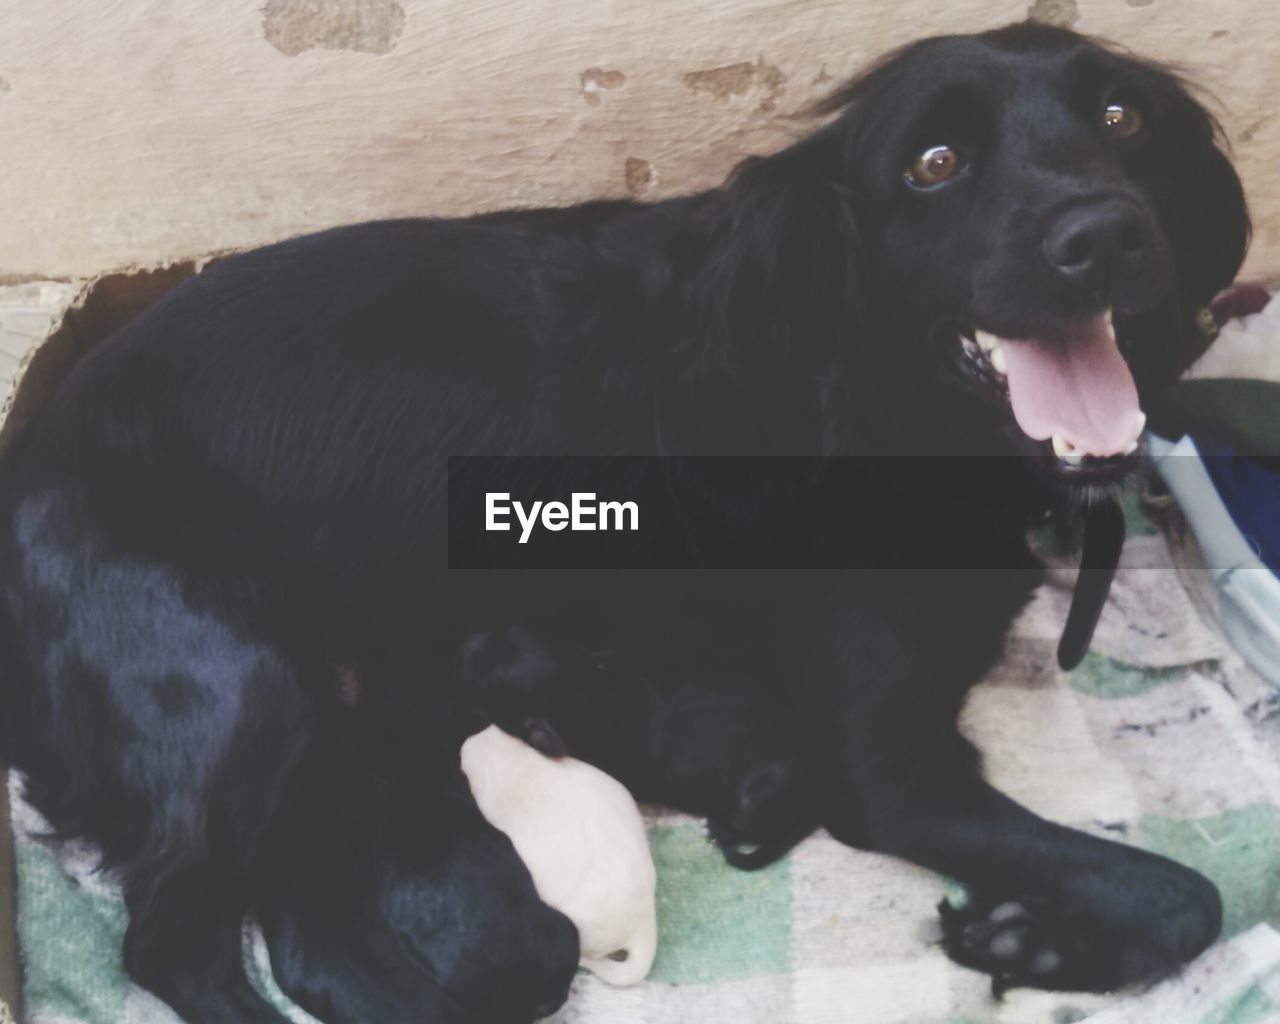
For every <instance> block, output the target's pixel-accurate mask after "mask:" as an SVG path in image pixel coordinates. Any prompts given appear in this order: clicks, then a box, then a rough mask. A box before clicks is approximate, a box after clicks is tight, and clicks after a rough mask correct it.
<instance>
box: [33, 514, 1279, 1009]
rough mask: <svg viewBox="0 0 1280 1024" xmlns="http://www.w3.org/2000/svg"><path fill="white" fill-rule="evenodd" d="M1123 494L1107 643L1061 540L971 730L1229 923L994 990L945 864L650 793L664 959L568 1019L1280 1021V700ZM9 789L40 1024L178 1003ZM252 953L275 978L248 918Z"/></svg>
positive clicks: (578, 995)
mask: <svg viewBox="0 0 1280 1024" xmlns="http://www.w3.org/2000/svg"><path fill="white" fill-rule="evenodd" d="M1130 513H1131V514H1130V532H1131V536H1130V540H1129V543H1128V544H1127V546H1126V548H1125V554H1124V561H1123V563H1122V566H1121V571H1120V573H1119V574H1118V576H1117V580H1116V584H1115V586H1114V588H1113V591H1112V594H1111V598H1110V602H1109V606H1108V608H1107V610H1106V612H1105V614H1104V617H1103V620H1102V622H1101V624H1100V626H1099V629H1098V634H1097V637H1096V640H1095V643H1094V650H1093V653H1091V654H1090V655H1089V656H1088V657H1087V659H1086V660H1085V662H1084V664H1083V665H1081V666H1080V668H1078V669H1076V670H1075V671H1074V672H1072V673H1070V674H1066V673H1062V672H1060V671H1059V670H1058V669H1057V666H1056V662H1055V658H1054V649H1055V643H1056V640H1057V637H1058V633H1059V630H1060V628H1061V623H1062V622H1063V619H1064V616H1065V613H1066V603H1067V600H1068V596H1069V589H1070V586H1071V583H1072V581H1073V577H1074V570H1073V560H1072V557H1071V556H1070V555H1064V556H1055V557H1053V559H1052V563H1053V566H1054V568H1053V571H1052V573H1051V580H1050V582H1049V584H1048V585H1046V586H1045V587H1043V588H1042V589H1041V591H1040V592H1039V593H1038V594H1037V596H1036V599H1035V600H1034V602H1033V603H1032V605H1031V606H1030V607H1029V608H1028V609H1027V611H1026V613H1025V614H1024V615H1023V616H1022V618H1021V619H1020V620H1019V622H1018V623H1017V625H1016V627H1015V629H1014V631H1013V634H1012V636H1011V638H1010V640H1009V643H1008V646H1007V651H1006V655H1005V657H1004V659H1003V661H1002V662H1001V664H1000V665H999V666H998V667H997V668H996V670H995V671H994V672H993V673H992V674H991V677H990V678H989V679H988V680H987V681H986V682H985V683H984V684H983V685H981V686H980V687H978V688H977V689H976V690H975V691H974V694H973V696H972V699H971V700H970V702H969V705H968V707H967V709H966V712H965V718H964V727H965V730H966V732H967V733H968V734H969V735H970V737H971V738H972V739H974V740H975V741H976V742H977V744H978V745H979V747H980V748H981V749H982V750H983V751H984V752H985V754H986V759H987V765H988V771H989V774H990V776H991V777H992V778H993V780H994V781H995V782H996V783H997V784H998V785H1000V786H1001V787H1002V788H1003V789H1005V790H1006V791H1007V792H1008V793H1010V794H1011V795H1013V796H1014V797H1016V798H1018V799H1020V800H1021V801H1023V802H1024V803H1026V804H1028V805H1030V806H1031V807H1032V808H1034V809H1035V810H1037V811H1038V812H1040V813H1042V814H1044V815H1046V816H1048V817H1051V818H1054V819H1056V820H1059V821H1063V822H1068V823H1070V824H1073V825H1076V826H1078V827H1080V828H1083V829H1086V830H1088V831H1092V832H1096V833H1099V834H1102V835H1107V836H1110V837H1114V838H1119V839H1121V840H1124V841H1127V842H1131V843H1135V844H1138V845H1141V846H1144V847H1147V848H1149V849H1153V850H1158V851H1160V852H1161V853H1165V854H1168V855H1169V856H1172V857H1174V858H1176V859H1178V860H1181V861H1183V862H1184V863H1187V864H1191V865H1193V866H1195V867H1197V868H1199V869H1200V870H1202V871H1204V872H1205V873H1207V874H1208V875H1209V876H1210V877H1212V878H1213V879H1214V880H1215V881H1216V882H1217V883H1218V885H1219V886H1220V887H1221V889H1222V892H1223V896H1224V899H1225V903H1226V929H1225V934H1224V941H1223V942H1222V943H1220V944H1219V945H1218V946H1217V947H1215V948H1214V949H1213V950H1211V951H1210V952H1209V953H1207V954H1206V955H1205V956H1203V957H1202V958H1201V959H1200V960H1199V961H1197V962H1196V963H1195V964H1194V965H1193V966H1191V967H1190V968H1189V969H1188V970H1187V971H1186V972H1184V974H1183V975H1182V976H1181V977H1179V978H1177V979H1174V980H1172V981H1169V982H1166V983H1164V984H1162V985H1160V986H1158V987H1156V988H1155V989H1153V990H1151V991H1149V992H1146V993H1141V994H1134V993H1127V994H1122V995H1119V996H1081V995H1077V994H1057V993H1041V992H1028V991H1014V992H1011V993H1009V994H1008V995H1007V996H1006V997H1005V998H1004V999H1003V1001H996V1000H995V999H993V998H992V996H991V990H990V985H989V983H988V982H987V980H986V979H985V978H984V977H982V976H980V975H978V974H975V973H972V972H970V971H966V970H964V969H962V968H959V967H957V966H955V965H953V964H952V963H950V962H949V961H948V960H947V959H946V957H945V956H944V955H943V954H942V952H941V950H940V949H939V948H938V947H937V945H936V936H935V935H934V934H933V929H934V925H933V922H934V920H935V917H936V915H935V909H934V908H935V906H936V904H937V903H938V901H939V899H941V898H942V896H943V895H944V894H946V893H948V892H949V891H951V890H950V887H949V884H948V883H947V882H946V880H944V879H941V878H939V877H937V876H935V875H932V874H930V873H929V872H927V871H924V870H921V869H919V868H916V867H913V866H911V865H908V864H904V863H901V862H899V861H895V860H892V859H890V858H887V857H883V856H878V855H876V854H870V853H863V852H857V851H854V850H850V849H848V848H846V847H843V846H841V845H840V844H838V843H836V842H834V841H833V840H831V839H830V838H828V837H826V836H824V835H820V836H817V837H815V838H813V839H810V840H809V841H807V842H805V843H803V844H802V845H801V846H800V847H798V848H797V849H796V850H795V851H794V852H793V853H792V855H791V856H790V857H789V858H787V859H786V860H784V861H782V862H780V863H779V864H777V865H775V866H773V867H771V868H769V869H767V870H765V871H761V872H758V873H754V874H744V873H739V872H736V871H733V870H732V869H730V868H728V867H726V866H725V864H724V863H723V861H722V860H721V859H720V857H719V855H718V854H717V853H716V852H715V851H714V849H713V848H712V847H711V846H710V845H709V844H708V843H707V842H706V840H705V839H704V837H703V833H702V829H701V827H700V825H699V824H698V823H696V822H694V821H693V820H691V819H688V818H684V817H681V816H679V815H671V814H664V813H654V814H652V815H651V816H650V840H651V844H652V848H653V853H654V859H655V861H656V863H657V867H658V925H659V947H658V957H657V961H656V962H655V964H654V967H653V972H652V975H651V976H650V979H649V980H648V981H647V982H646V983H645V984H643V985H641V986H638V987H635V988H631V989H611V988H609V987H607V986H605V985H604V984H602V983H600V982H598V981H597V980H596V979H594V978H593V977H591V976H589V975H585V974H582V975H580V976H579V978H578V980H577V982H576V984H575V986H574V992H573V996H572V998H571V999H570V1001H569V1003H568V1005H567V1006H566V1007H565V1008H564V1009H563V1010H562V1011H561V1012H560V1013H559V1014H558V1015H557V1017H556V1018H555V1020H556V1021H557V1022H558V1024H699V1022H707V1024H862V1022H866V1024H899V1022H900V1024H997V1022H998V1024H1069V1022H1074V1021H1079V1020H1083V1019H1085V1018H1089V1019H1091V1020H1095V1021H1096V1022H1097V1024H1144V1022H1156V1021H1159V1022H1160V1024H1170V1022H1176V1024H1181V1022H1184V1021H1186V1022H1196V1024H1258V1022H1264V1021H1273V1020H1280V934H1278V933H1277V932H1275V931H1272V930H1271V928H1270V927H1268V925H1269V924H1280V758H1277V756H1276V750H1275V749H1274V748H1273V747H1272V745H1271V744H1270V742H1269V739H1268V730H1269V728H1270V726H1269V725H1268V721H1269V720H1270V719H1272V718H1273V717H1274V716H1280V696H1278V695H1277V693H1276V692H1275V691H1274V690H1273V689H1272V688H1270V687H1267V686H1266V685H1265V684H1263V683H1262V682H1261V681H1260V680H1259V679H1258V678H1257V677H1256V676H1254V675H1253V674H1252V673H1251V672H1250V671H1249V670H1248V669H1247V668H1246V667H1245V666H1244V665H1243V663H1242V662H1241V661H1240V659H1239V658H1238V657H1237V656H1236V655H1235V654H1234V653H1233V652H1232V651H1230V650H1229V649H1228V648H1227V647H1226V645H1225V644H1224V643H1223V641H1222V640H1221V639H1220V637H1219V635H1218V634H1217V633H1216V632H1215V630H1214V629H1213V628H1212V626H1211V625H1209V623H1208V620H1207V619H1206V618H1205V617H1204V616H1202V615H1201V613H1200V612H1199V611H1198V610H1197V605H1196V602H1195V600H1193V594H1194V593H1195V587H1191V588H1188V587H1187V586H1185V585H1184V584H1185V578H1186V571H1185V569H1183V570H1180V569H1179V563H1180V561H1183V559H1182V558H1181V556H1180V554H1179V553H1180V552H1181V550H1182V548H1181V546H1180V544H1177V543H1173V542H1171V541H1170V540H1168V539H1167V538H1166V536H1165V535H1164V534H1162V533H1160V532H1159V531H1157V530H1156V529H1155V527H1154V526H1153V525H1152V524H1151V523H1150V522H1149V521H1147V520H1146V519H1145V518H1144V517H1142V516H1141V515H1140V514H1138V513H1136V512H1134V511H1133V510H1132V509H1131V510H1130ZM13 796H14V818H15V821H14V825H15V831H16V833H17V862H18V883H19V890H18V901H19V933H20V944H21V953H22V958H23V961H24V964H25V974H26V989H25V991H26V1012H27V1017H28V1020H29V1021H30V1022H31V1024H62V1022H77V1024H144V1022H146V1024H151V1022H160V1021H172V1020H173V1017H172V1015H171V1014H170V1013H169V1011H168V1010H167V1009H166V1008H165V1007H164V1006H162V1005H161V1004H160V1003H158V1002H157V1001H156V1000H154V999H153V998H151V997H150V996H148V995H147V994H145V993H143V992H141V991H139V990H137V989H135V988H133V987H132V986H130V985H129V983H128V982H127V981H126V979H125V977H124V975H123V973H122V971H121V965H120V951H119V950H120V939H121V935H122V933H123V931H124V927H125V915H124V911H123V909H122V907H121V905H120V903H119V901H118V900H117V898H116V896H115V894H114V892H113V890H112V888H111V885H110V881H109V879H106V878H102V877H99V876H96V875H95V874H94V873H93V872H92V853H91V851H89V850H87V849H86V848H84V847H83V846H81V845H78V844H74V843H72V844H62V845H54V844H50V843H47V842H44V841H42V840H41V839H39V838H38V835H39V833H40V831H41V822H40V821H39V819H38V817H37V816H36V815H35V814H34V812H33V811H32V810H31V809H30V808H29V807H28V806H26V805H25V804H24V803H23V802H22V800H21V792H20V785H19V784H18V783H16V782H15V783H14V785H13ZM246 956H247V957H248V958H249V960H250V961H251V963H252V964H253V966H254V969H255V971H256V972H257V977H258V979H259V980H260V982H261V983H262V984H263V985H264V987H266V988H267V989H268V990H272V989H273V986H272V984H271V982H270V980H269V979H270V973H269V968H268V967H267V963H266V957H265V953H264V951H263V949H262V948H261V943H260V941H258V940H257V939H256V935H255V933H253V932H252V930H251V929H247V931H246ZM276 997H277V998H279V996H278V993H277V994H276ZM281 1002H282V1003H283V1000H281ZM291 1015H293V1016H295V1018H296V1019H299V1020H303V1019H305V1015H303V1014H301V1013H300V1011H297V1010H296V1009H291ZM370 1024H376V1022H370Z"/></svg>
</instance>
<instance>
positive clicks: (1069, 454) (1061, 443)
mask: <svg viewBox="0 0 1280 1024" xmlns="http://www.w3.org/2000/svg"><path fill="white" fill-rule="evenodd" d="M1053 454H1054V455H1056V456H1058V458H1060V459H1067V460H1068V461H1070V460H1071V459H1072V458H1073V457H1074V458H1075V459H1077V460H1079V459H1080V458H1081V454H1080V452H1079V451H1077V449H1076V446H1075V445H1073V444H1072V443H1071V442H1070V441H1068V440H1067V439H1066V438H1065V437H1063V436H1062V435H1061V434H1054V435H1053Z"/></svg>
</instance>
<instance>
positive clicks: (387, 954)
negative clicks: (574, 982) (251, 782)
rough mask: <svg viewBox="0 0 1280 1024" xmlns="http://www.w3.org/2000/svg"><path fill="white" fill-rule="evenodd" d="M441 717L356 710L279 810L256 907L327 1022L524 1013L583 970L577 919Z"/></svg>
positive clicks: (395, 1023)
mask: <svg viewBox="0 0 1280 1024" xmlns="http://www.w3.org/2000/svg"><path fill="white" fill-rule="evenodd" d="M348 681H349V674H348V676H347V678H346V679H344V680H343V682H344V683H346V682H348ZM344 696H345V694H344ZM381 716H385V717H382V720H378V719H379V718H380V717H381ZM433 728H434V725H433V723H431V722H422V721H420V720H418V719H416V717H415V712H414V710H413V709H412V708H406V707H403V706H397V707H394V708H392V707H384V708H383V709H381V710H380V711H378V712H377V713H375V715H374V716H373V720H372V721H365V720H358V722H357V726H356V728H355V729H353V730H350V731H349V732H348V734H347V735H343V736H339V735H333V736H331V737H329V739H330V740H331V742H327V743H323V744H317V745H316V746H315V747H313V751H312V756H311V757H308V758H307V759H305V760H304V762H303V763H302V764H301V765H300V766H299V772H298V776H297V778H296V780H295V785H294V791H293V793H292V796H291V799H290V800H289V801H288V803H287V804H286V805H285V806H284V807H283V808H282V810H281V816H280V819H279V821H278V823H277V840H276V841H275V842H273V843H272V844H271V847H270V850H269V852H268V854H267V856H266V857H265V858H264V861H263V863H262V865H261V870H260V873H259V884H258V886H257V888H256V892H255V894H254V900H253V909H254V914H255V916H256V918H257V919H258V921H259V923H260V924H261V926H262V929H263V934H264V937H265V939H266V942H267V947H268V949H269V951H270V954H271V964H272V968H273V971H274V974H275V978H276V981H277V982H278V984H279V985H280V987H281V989H282V990H283V991H284V992H285V993H286V994H287V995H289V996H290V998H292V999H293V1001H294V1002H296V1003H297V1004H298V1005H300V1006H302V1007H303V1008H304V1009H306V1010H307V1011H309V1012H310V1013H311V1014H313V1015H314V1016H316V1017H319V1018H320V1019H321V1020H325V1021H332V1022H349V1024H360V1022H368V1021H370V1020H377V1021H386V1022H388V1024H410V1022H417V1021H423V1020H429V1021H440V1022H449V1024H514V1022H520V1021H527V1020H529V1019H531V1018H541V1017H545V1016H548V1015H549V1014H551V1013H552V1012H554V1011H555V1009H557V1008H558V1007H559V1005H560V1004H561V1002H562V1001H563V999H564V993H565V991H566V989H567V987H568V985H569V981H570V979H571V978H572V976H573V974H574V972H575V971H576V969H577V963H578V934H577V930H576V929H575V928H574V926H573V924H572V923H571V922H570V921H569V919H568V918H566V917H565V916H564V915H563V914H561V913H559V912H558V911H556V910H552V909H551V908H550V907H548V906H547V905H546V904H544V903H543V902H542V901H541V900H540V899H539V898H538V894H537V891H536V890H535V888H534V885H533V880H532V879H531V878H530V876H529V873H528V871H527V870H525V868H524V865H523V863H522V862H521V861H520V859H519V857H518V855H517V854H516V852H515V848H514V847H513V846H512V845H511V842H510V841H509V840H508V839H507V837H506V836H505V835H503V834H501V833H500V832H497V831H495V830H494V829H493V828H491V827H490V826H489V825H488V824H487V823H486V822H485V821H484V819H483V817H482V816H481V815H480V813H479V812H478V810H477V809H476V807H475V804H474V802H473V801H472V800H471V797H470V791H469V789H468V787H467V783H466V779H465V778H464V777H463V776H462V775H461V773H460V772H459V771H458V768H457V764H456V760H457V759H456V757H454V758H453V762H454V763H452V764H449V763H448V762H447V761H444V760H442V759H441V758H439V757H437V756H436V753H437V751H441V750H444V749H445V748H446V745H445V744H443V743H441V744H424V743H423V740H424V738H427V737H430V735H431V733H432V731H433ZM411 807H413V808H417V810H418V813H417V814H410V813H406V811H407V809H408V808H411Z"/></svg>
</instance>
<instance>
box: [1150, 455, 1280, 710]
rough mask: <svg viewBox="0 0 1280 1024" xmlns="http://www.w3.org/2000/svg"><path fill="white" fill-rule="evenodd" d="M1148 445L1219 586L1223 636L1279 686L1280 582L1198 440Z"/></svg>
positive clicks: (1270, 681)
mask: <svg viewBox="0 0 1280 1024" xmlns="http://www.w3.org/2000/svg"><path fill="white" fill-rule="evenodd" d="M1146 444H1147V451H1148V452H1150V453H1151V456H1152V458H1154V459H1155V462H1156V469H1158V470H1159V472H1160V475H1161V476H1162V477H1163V478H1164V481H1165V483H1166V484H1167V485H1168V487H1169V491H1170V493H1171V494H1172V495H1173V496H1174V498H1175V499H1176V500H1177V502H1178V504H1179V505H1180V506H1181V508H1182V512H1183V514H1184V515H1185V516H1186V517H1187V522H1188V523H1189V524H1190V526H1191V532H1192V533H1194V534H1195V537H1196V542H1197V543H1198V544H1199V545H1200V551H1201V554H1202V555H1203V556H1204V560H1205V564H1206V565H1207V566H1208V567H1209V571H1210V572H1211V573H1212V574H1213V579H1214V582H1215V583H1216V584H1217V586H1218V593H1219V594H1220V596H1221V602H1220V603H1219V608H1218V615H1219V619H1220V621H1221V623H1222V629H1223V632H1225V633H1226V634H1227V638H1228V639H1229V640H1230V641H1231V642H1232V643H1233V644H1234V645H1235V647H1236V650H1238V651H1239V652H1240V654H1241V655H1242V656H1243V657H1244V659H1245V660H1246V661H1247V662H1249V664H1250V665H1251V666H1253V668H1254V669H1255V670H1256V671H1257V672H1258V673H1259V674H1260V675H1262V677H1263V678H1265V679H1266V680H1267V681H1268V682H1269V683H1271V684H1273V685H1275V686H1280V580H1278V579H1276V577H1275V575H1274V574H1273V573H1272V572H1271V570H1270V569H1268V568H1267V566H1266V565H1264V564H1263V562H1262V561H1261V559H1259V558H1258V556H1257V554H1256V553H1255V552H1254V549H1253V547H1252V546H1251V545H1250V543H1249V540H1248V538H1247V537H1245V535H1244V534H1242V533H1241V532H1240V530H1239V528H1238V527H1237V526H1236V524H1235V520H1233V519H1232V518H1231V513H1230V512H1228V511H1227V507H1226V505H1224V504H1223V503H1222V499H1221V498H1220V497H1219V496H1218V491H1217V488H1215V487H1214V486H1213V480H1212V479H1211V478H1210V476H1209V471H1208V470H1207V469H1206V468H1205V465H1204V462H1203V461H1202V460H1201V458H1200V452H1199V450H1198V449H1197V448H1196V446H1195V442H1194V441H1192V440H1191V438H1190V437H1184V438H1182V440H1180V441H1177V442H1171V441H1166V440H1165V439H1164V438H1161V437H1157V436H1155V435H1154V434H1148V435H1147V436H1146Z"/></svg>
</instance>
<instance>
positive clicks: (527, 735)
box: [520, 718, 569, 758]
mask: <svg viewBox="0 0 1280 1024" xmlns="http://www.w3.org/2000/svg"><path fill="white" fill-rule="evenodd" d="M520 738H521V739H522V740H524V741H525V742H526V743H527V744H529V746H531V747H533V749H534V750H536V751H537V752H538V753H540V754H543V755H545V756H546V757H556V758H559V757H567V756H568V754H569V748H568V747H567V746H566V745H565V742H564V740H563V739H561V738H560V734H559V733H558V732H556V730H555V727H554V726H553V725H552V724H551V723H550V722H548V721H547V720H546V719H545V718H528V719H525V721H524V724H523V725H522V726H521V727H520Z"/></svg>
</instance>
